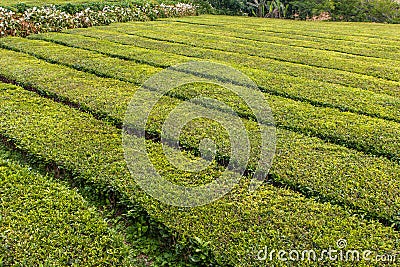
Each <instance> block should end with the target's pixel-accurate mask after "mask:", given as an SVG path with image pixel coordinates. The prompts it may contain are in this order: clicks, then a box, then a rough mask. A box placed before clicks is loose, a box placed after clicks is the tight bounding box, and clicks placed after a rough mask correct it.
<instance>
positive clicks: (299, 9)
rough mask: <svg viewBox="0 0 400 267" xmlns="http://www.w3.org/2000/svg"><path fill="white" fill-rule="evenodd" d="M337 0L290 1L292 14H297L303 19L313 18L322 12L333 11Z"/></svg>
mask: <svg viewBox="0 0 400 267" xmlns="http://www.w3.org/2000/svg"><path fill="white" fill-rule="evenodd" d="M334 1H335V0H305V1H304V0H300V1H298V0H297V1H290V6H291V9H292V14H291V16H294V15H295V14H297V15H298V17H299V18H301V19H306V18H311V17H312V16H318V15H319V14H321V13H322V12H328V13H332V11H333V10H334V9H335V6H334Z"/></svg>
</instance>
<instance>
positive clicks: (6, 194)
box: [0, 84, 129, 266]
mask: <svg viewBox="0 0 400 267" xmlns="http://www.w3.org/2000/svg"><path fill="white" fill-rule="evenodd" d="M0 90H1V91H3V90H15V88H13V87H12V86H5V85H4V84H2V85H1V89H0ZM3 97H4V95H2V102H3ZM2 110H3V108H2ZM0 195H1V198H0V206H1V209H0V233H1V234H0V255H1V256H0V265H1V266H22V265H24V266H39V265H42V266H67V265H74V266H83V265H84V266H96V265H97V266H99V265H101V266H121V265H126V266H128V260H129V254H128V252H129V249H128V247H127V246H126V245H124V243H123V241H124V239H123V237H122V236H120V235H119V234H117V233H116V232H115V230H112V229H111V228H109V226H108V224H107V222H106V221H105V220H104V218H102V217H101V216H100V214H99V213H98V212H97V211H96V209H95V208H94V207H92V206H90V205H89V204H88V203H87V202H86V201H85V200H84V199H83V198H82V197H81V196H80V195H79V194H78V193H77V192H75V191H74V190H71V189H69V188H68V187H67V186H66V185H65V184H61V183H58V182H56V181H54V180H53V179H52V178H51V177H49V176H46V177H44V176H42V175H40V174H37V173H35V172H34V171H32V170H30V168H28V167H26V166H23V165H21V164H19V163H18V162H16V161H15V160H13V159H10V156H9V153H8V152H7V151H6V150H5V148H4V147H3V146H2V145H0Z"/></svg>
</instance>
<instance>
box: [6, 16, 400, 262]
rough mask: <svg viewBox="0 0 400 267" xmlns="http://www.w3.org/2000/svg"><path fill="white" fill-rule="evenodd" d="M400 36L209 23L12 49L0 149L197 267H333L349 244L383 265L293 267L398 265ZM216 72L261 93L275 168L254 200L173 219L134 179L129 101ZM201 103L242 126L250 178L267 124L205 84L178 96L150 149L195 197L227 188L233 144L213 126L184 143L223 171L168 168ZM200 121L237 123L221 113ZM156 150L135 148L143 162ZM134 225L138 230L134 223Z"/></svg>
mask: <svg viewBox="0 0 400 267" xmlns="http://www.w3.org/2000/svg"><path fill="white" fill-rule="evenodd" d="M399 32H400V27H399V26H398V25H383V24H366V23H365V24H364V23H357V24H355V23H315V22H299V21H283V20H269V19H256V18H244V17H243V18H242V17H225V16H199V17H186V18H175V19H165V20H159V21H153V22H132V23H125V24H112V25H111V26H105V27H93V28H87V29H74V30H68V31H65V32H62V33H45V34H38V35H31V36H29V37H28V38H2V39H0V47H1V48H0V53H1V57H0V78H1V80H2V81H3V83H2V84H0V99H1V103H2V105H1V108H0V111H1V112H0V135H1V137H2V140H3V141H4V142H5V143H7V144H8V147H14V150H16V151H18V153H21V154H24V155H29V158H30V159H31V161H33V162H36V163H37V162H39V163H40V164H44V165H46V166H53V167H54V168H55V169H57V170H62V172H64V173H66V174H68V176H69V177H70V179H69V182H70V183H72V184H76V185H77V187H78V188H85V192H90V193H89V194H94V195H100V196H101V197H102V198H105V199H107V201H110V198H111V199H113V200H114V201H111V202H112V204H113V205H117V206H118V207H119V208H121V207H122V209H123V210H124V212H126V213H127V214H131V213H134V214H136V213H139V214H145V217H146V216H147V217H146V218H147V220H148V221H147V222H145V223H142V224H144V225H146V227H145V229H146V230H143V231H152V230H154V229H157V231H158V232H157V233H164V234H165V235H166V236H167V238H170V239H169V240H171V238H172V239H173V240H175V238H176V241H174V242H171V243H170V244H169V249H170V250H171V253H174V252H173V251H177V250H179V249H178V248H181V246H184V247H185V251H186V249H187V252H185V253H186V254H185V255H186V256H187V263H188V264H189V263H190V262H191V264H193V265H205V264H206V262H209V261H211V262H213V264H214V265H221V266H269V265H271V264H274V265H276V266H280V265H282V266H286V264H287V262H285V261H282V260H280V259H278V257H276V255H275V256H274V257H273V258H272V259H269V258H267V259H264V260H260V259H258V258H257V257H258V255H260V254H259V252H260V251H263V250H264V248H268V251H269V252H270V251H272V250H275V251H279V250H284V251H287V252H288V251H290V250H298V251H300V252H301V251H303V250H315V251H316V252H317V253H321V252H322V251H323V250H328V249H329V248H332V249H337V248H338V241H341V242H343V241H344V240H345V242H346V244H347V245H346V246H345V247H343V246H342V247H339V248H342V249H343V250H344V253H346V250H357V251H359V252H360V253H361V252H363V251H365V250H370V251H371V253H372V254H371V255H372V256H371V257H372V260H371V261H364V260H361V261H351V260H350V261H343V260H342V261H341V260H338V259H336V260H332V259H329V258H323V259H321V260H320V261H318V260H317V261H307V260H304V261H302V260H300V261H294V260H292V262H291V263H293V264H294V265H296V266H297V265H299V266H310V265H322V264H324V265H332V266H336V265H343V266H347V265H348V266H354V265H360V266H378V265H380V264H381V262H378V261H377V259H378V258H375V257H376V256H379V255H391V256H392V259H393V258H394V260H393V261H392V262H390V263H392V264H394V263H395V260H396V259H395V255H397V254H398V251H399V250H400V242H399V241H400V240H399V237H400V235H399V233H398V229H399V227H400V183H399V181H400V166H399V164H400V145H399V144H400V119H399V118H400V57H399V54H400V37H399V35H398V33H399ZM204 60H207V61H212V62H216V63H221V64H225V65H228V66H231V67H234V68H236V69H238V70H240V71H241V72H243V73H244V74H246V75H247V76H249V77H250V78H251V79H252V80H253V81H254V82H255V83H256V84H257V86H258V87H259V89H260V91H261V92H262V93H263V95H264V96H265V98H266V99H267V101H268V104H269V106H270V107H271V109H272V112H273V114H274V119H275V122H276V126H277V129H276V135H277V142H276V154H275V157H274V163H273V166H272V169H271V170H270V173H269V175H268V177H267V180H266V181H265V182H264V183H263V184H262V185H261V186H260V188H258V190H257V191H255V192H251V191H249V190H248V184H249V181H250V177H249V176H245V177H242V179H241V182H240V183H239V184H238V185H237V186H236V187H235V188H234V189H233V190H232V191H231V192H230V193H229V194H227V195H226V196H224V197H223V198H221V199H219V200H218V201H216V202H213V203H212V204H209V205H206V206H200V207H196V208H179V207H174V206H169V205H166V204H163V203H161V202H159V201H157V200H155V199H153V198H151V197H150V196H148V195H147V194H146V193H145V192H144V191H142V190H141V189H140V188H139V186H138V185H137V184H136V183H135V181H134V179H133V178H132V177H131V176H130V173H129V170H128V168H127V164H126V162H125V158H124V150H123V148H122V142H121V129H122V124H123V120H124V116H125V112H126V108H127V106H128V104H129V102H130V100H131V98H132V97H133V95H134V94H135V92H136V91H137V90H139V88H140V86H141V85H142V84H143V83H144V82H145V81H146V80H147V79H148V78H149V77H151V76H152V75H154V74H156V73H158V72H159V71H161V70H162V69H164V68H167V67H170V66H173V65H176V64H179V63H184V62H190V61H204ZM7 83H13V84H16V85H17V86H11V85H7ZM146 94H147V95H146V96H148V97H150V96H153V95H154V94H157V92H156V91H154V90H149V91H147V92H146ZM193 96H209V97H212V98H216V99H218V100H221V101H223V102H225V103H226V104H228V105H229V106H230V107H231V108H232V109H233V110H234V111H235V112H236V113H237V114H238V115H239V117H240V120H241V121H242V122H243V124H244V125H245V127H246V130H247V132H248V137H249V141H250V144H251V145H252V149H251V151H250V160H249V164H248V166H247V172H246V173H251V172H252V171H253V170H254V168H255V166H256V164H257V161H258V159H259V153H260V134H259V127H261V128H262V129H264V128H266V127H269V125H268V124H267V123H264V122H260V124H258V123H256V122H255V121H254V114H253V113H252V111H251V110H249V108H248V107H247V106H246V105H245V104H244V103H243V102H242V100H241V99H240V98H238V96H237V95H235V94H233V93H231V92H229V91H227V90H225V89H222V88H220V87H218V86H214V85H204V84H201V83H197V84H195V85H193V86H183V87H180V88H177V89H176V90H173V91H170V92H169V93H168V94H167V95H165V96H163V97H162V98H161V101H160V102H159V103H158V104H157V105H156V106H155V108H154V110H152V112H151V115H150V118H149V119H150V123H149V124H148V125H147V128H146V136H147V137H148V138H147V139H148V140H147V141H146V146H147V150H148V153H149V155H150V157H151V159H152V162H153V164H154V165H155V166H156V168H157V170H158V171H159V172H160V173H161V174H163V175H164V176H165V177H168V178H169V179H170V180H172V181H174V182H175V183H178V184H185V185H187V184H189V185H196V184H204V183H206V182H209V181H210V180H212V179H214V178H215V177H218V176H220V175H221V173H222V172H223V171H224V168H225V167H224V166H225V165H226V162H227V161H229V158H230V145H229V142H228V141H227V138H228V137H227V135H226V131H224V129H223V128H221V126H220V125H218V124H216V123H215V122H211V121H210V120H208V119H204V118H203V119H198V120H196V122H195V123H191V124H188V125H187V127H185V128H184V129H183V131H182V133H181V135H180V136H179V139H178V140H173V141H175V142H179V143H180V145H181V146H182V147H183V148H184V152H183V153H184V155H186V156H187V157H189V158H192V159H193V160H195V159H198V156H199V141H200V140H202V139H203V138H205V137H208V138H211V139H213V140H214V141H215V142H216V144H217V147H218V151H217V154H216V158H215V159H214V160H213V161H212V162H211V164H210V165H209V166H208V167H207V168H206V169H205V170H203V171H201V172H198V173H192V172H188V171H182V170H177V169H176V168H175V167H174V166H173V165H172V164H171V163H170V162H168V161H167V159H166V157H165V155H164V152H163V150H162V145H161V143H160V137H161V129H162V125H163V123H164V121H165V119H166V117H167V115H168V112H167V111H171V110H173V109H174V108H175V107H176V106H177V105H179V104H181V103H183V102H184V101H185V100H188V99H190V98H192V97H193ZM142 101H143V103H145V102H146V98H145V97H143V99H142ZM191 107H192V109H196V110H197V109H198V110H202V109H211V110H213V113H215V114H220V115H221V116H224V117H226V118H228V120H229V119H230V118H231V117H232V116H233V115H232V114H230V113H226V112H225V111H224V110H221V109H220V108H219V107H217V106H213V105H212V104H211V105H210V103H204V102H198V103H195V104H192V106H191ZM232 120H233V118H232ZM143 138H144V137H143V136H135V135H132V137H131V140H130V142H132V149H133V150H134V149H135V145H136V144H139V143H140V142H141V141H143ZM168 149H171V150H174V149H175V148H168ZM8 150H10V148H8ZM137 157H138V158H141V157H143V155H141V154H140V153H138V154H137ZM144 160H145V159H144V158H143V162H144ZM138 162H139V163H138V168H141V167H142V166H141V165H140V164H141V161H138ZM0 166H1V165H0ZM15 168H16V169H17V170H18V168H19V167H15ZM11 169H12V168H11ZM144 172H145V173H144V175H150V174H151V173H150V171H149V173H146V171H144ZM229 175H230V177H235V176H237V175H238V174H236V173H233V172H232V173H229ZM41 179H45V180H46V177H42V178H41ZM2 182H3V181H2ZM13 183H15V182H14V181H13V180H11V182H10V183H9V184H8V187H11V184H13ZM0 186H1V182H0ZM5 187H7V185H6V186H5ZM37 190H40V189H37ZM65 190H66V191H68V190H67V189H65ZM110 196H112V197H110ZM2 201H3V200H2ZM4 201H7V199H6V200H4ZM71 205H72V206H74V205H78V204H75V202H74V203H71ZM1 207H2V209H3V206H1ZM3 216H7V215H3ZM128 220H130V222H131V223H132V224H134V223H135V222H136V221H135V220H137V217H135V216H131V217H129V218H128ZM0 223H1V220H0ZM154 225H157V226H154ZM0 227H1V226H0ZM163 227H165V229H166V230H165V232H163V231H164V230H160V228H161V229H164V228H163ZM0 229H1V228H0ZM160 235H161V234H160ZM111 239H112V238H111ZM117 239H118V238H116V240H117ZM7 242H10V241H7ZM340 244H342V243H340ZM128 247H129V244H128ZM191 247H192V248H193V247H195V248H199V247H200V248H201V249H197V250H196V249H193V250H190V248H191ZM0 248H1V247H0ZM163 249H165V247H164V248H163ZM49 250H52V248H51V246H50V247H49ZM148 251H149V250H147V252H148ZM150 251H154V250H150ZM209 252H210V253H209ZM131 254H132V253H131ZM300 254H301V253H300ZM141 255H142V254H141ZM317 255H318V254H317ZM286 256H288V255H286ZM146 257H150V258H151V257H152V255H151V253H149V255H147V256H146ZM397 257H398V258H399V257H400V256H397ZM0 259H1V258H0ZM149 262H150V263H151V262H152V261H149ZM159 262H160V261H153V264H154V265H157V264H160V263H159ZM164 262H165V264H166V265H177V264H181V263H175V262H174V263H172V260H171V262H168V260H167V259H166V260H165V261H164ZM0 263H1V261H0ZM124 263H125V264H127V265H129V261H126V259H125V261H124Z"/></svg>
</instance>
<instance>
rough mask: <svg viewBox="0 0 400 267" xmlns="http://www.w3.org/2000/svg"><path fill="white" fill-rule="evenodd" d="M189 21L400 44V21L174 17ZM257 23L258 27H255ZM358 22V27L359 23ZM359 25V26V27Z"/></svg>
mask: <svg viewBox="0 0 400 267" xmlns="http://www.w3.org/2000/svg"><path fill="white" fill-rule="evenodd" d="M174 21H179V22H183V23H187V24H191V25H192V24H195V25H205V26H211V27H212V28H214V27H224V26H227V25H228V26H233V27H234V28H235V29H238V30H241V29H249V28H250V29H254V28H256V30H257V31H259V32H261V33H265V32H267V31H272V32H278V33H286V34H291V35H296V36H301V37H302V36H305V37H312V38H315V37H316V38H324V39H329V40H347V41H356V42H363V43H366V44H367V45H368V44H370V43H371V44H381V45H393V46H399V43H398V41H399V40H400V38H398V35H397V32H398V28H399V26H398V25H387V24H380V23H357V24H354V23H351V22H350V23H346V22H341V23H319V22H304V21H303V22H302V21H300V22H299V21H293V20H283V21H282V20H274V19H263V18H246V17H235V18H234V19H233V18H232V17H230V16H219V17H218V21H216V20H215V19H214V17H213V16H208V15H205V16H201V17H194V18H179V19H174ZM255 25H257V26H258V27H255ZM355 25H356V26H357V27H355ZM355 28H357V29H355Z"/></svg>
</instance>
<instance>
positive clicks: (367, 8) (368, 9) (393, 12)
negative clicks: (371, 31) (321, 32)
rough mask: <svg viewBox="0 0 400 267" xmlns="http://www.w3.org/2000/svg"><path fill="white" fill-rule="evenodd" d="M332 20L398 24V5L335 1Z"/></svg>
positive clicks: (365, 0) (375, 0)
mask: <svg viewBox="0 0 400 267" xmlns="http://www.w3.org/2000/svg"><path fill="white" fill-rule="evenodd" d="M333 18H334V19H336V20H345V21H370V22H388V23H399V22H400V3H399V2H396V1H394V0H370V1H368V0H335V10H334V12H333Z"/></svg>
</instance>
